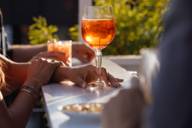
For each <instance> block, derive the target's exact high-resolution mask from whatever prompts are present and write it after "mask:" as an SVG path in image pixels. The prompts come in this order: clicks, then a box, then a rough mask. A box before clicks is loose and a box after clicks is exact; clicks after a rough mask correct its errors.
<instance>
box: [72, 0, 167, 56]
mask: <svg viewBox="0 0 192 128" xmlns="http://www.w3.org/2000/svg"><path fill="white" fill-rule="evenodd" d="M168 1H169V0H95V4H96V5H112V6H113V11H114V15H115V19H116V26H117V30H116V37H115V39H114V40H113V42H112V43H111V44H110V45H109V46H108V47H107V48H105V49H104V50H103V52H104V54H111V55H118V54H121V55H123V54H138V53H139V51H140V49H141V48H145V47H155V46H156V45H157V44H158V42H159V37H160V33H161V32H162V17H163V14H164V12H165V10H166V7H167V4H168ZM70 33H71V36H72V38H73V39H77V38H78V37H77V35H78V30H77V26H76V27H72V28H70Z"/></svg>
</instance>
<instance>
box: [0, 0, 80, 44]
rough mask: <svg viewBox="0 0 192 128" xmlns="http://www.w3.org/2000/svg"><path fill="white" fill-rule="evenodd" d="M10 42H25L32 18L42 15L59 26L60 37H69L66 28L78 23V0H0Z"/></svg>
mask: <svg viewBox="0 0 192 128" xmlns="http://www.w3.org/2000/svg"><path fill="white" fill-rule="evenodd" d="M0 8H1V10H2V12H3V15H4V25H5V28H6V30H7V33H8V38H9V41H10V42H14V43H15V44H21V43H22V44H27V43H28V40H27V31H28V26H29V25H30V24H32V23H33V21H32V18H33V17H37V16H43V17H45V18H46V19H47V21H48V24H54V25H57V26H58V27H59V32H58V35H59V37H60V39H69V38H70V37H69V35H68V28H69V27H70V26H73V25H75V24H77V23H78V0H0Z"/></svg>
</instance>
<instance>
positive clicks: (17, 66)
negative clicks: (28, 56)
mask: <svg viewBox="0 0 192 128" xmlns="http://www.w3.org/2000/svg"><path fill="white" fill-rule="evenodd" d="M0 60H1V61H2V63H3V70H4V74H5V81H6V86H5V88H3V89H2V92H3V94H4V95H7V94H9V93H11V92H12V91H14V90H16V89H18V88H20V86H21V85H22V84H23V83H24V81H25V80H26V77H27V69H28V65H29V64H28V63H15V62H13V61H11V60H9V59H7V58H5V57H4V56H2V55H0Z"/></svg>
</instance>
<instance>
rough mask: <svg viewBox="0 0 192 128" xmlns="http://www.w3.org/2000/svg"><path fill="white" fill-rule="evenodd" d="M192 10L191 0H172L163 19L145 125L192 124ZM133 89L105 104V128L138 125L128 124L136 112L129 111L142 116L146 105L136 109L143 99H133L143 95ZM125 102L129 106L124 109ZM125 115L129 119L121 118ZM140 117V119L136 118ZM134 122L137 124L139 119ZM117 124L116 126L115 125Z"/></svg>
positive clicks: (180, 127)
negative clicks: (162, 29) (154, 76)
mask: <svg viewBox="0 0 192 128" xmlns="http://www.w3.org/2000/svg"><path fill="white" fill-rule="evenodd" d="M191 12H192V1H191V0H172V1H170V8H169V10H168V12H167V14H166V16H165V21H164V25H165V27H164V33H163V35H162V40H161V42H160V45H159V49H158V50H159V63H160V70H159V72H158V73H157V76H156V78H155V79H154V80H153V83H152V103H151V105H150V106H149V107H148V111H146V113H147V114H146V115H147V116H145V119H144V120H145V122H143V126H144V127H146V128H191V127H192V102H191V97H192V86H191V85H192V75H191V73H192V13H191ZM131 90H132V89H131ZM131 90H127V91H126V93H123V94H124V95H123V94H122V92H121V93H120V94H119V95H118V96H117V97H116V98H113V99H112V100H111V101H109V103H107V104H106V108H104V117H105V118H104V119H105V120H104V124H106V125H105V126H106V127H104V128H119V127H121V128H135V127H134V126H136V125H131V126H130V125H129V126H130V127H126V126H128V123H130V122H131V119H133V118H134V117H135V116H134V114H132V115H131V114H129V113H130V112H131V111H132V112H133V111H135V112H136V113H138V112H139V113H140V115H142V114H144V113H142V111H141V109H143V108H140V109H139V110H137V108H138V107H139V105H140V104H141V102H142V101H143V100H141V101H139V102H136V101H137V100H134V101H133V102H132V103H131V101H132V100H130V99H131V98H133V99H134V98H137V97H138V96H139V95H140V94H142V93H140V94H139V93H138V92H135V93H134V95H133V93H131V92H133V91H131ZM131 94H132V96H131V97H130V95H131ZM124 105H126V108H124V109H123V110H122V109H121V108H122V106H124ZM134 106H135V107H134ZM136 106H137V107H136ZM116 113H118V116H117V114H116ZM128 114H129V115H128ZM120 117H121V118H120ZM122 117H125V118H126V119H125V118H124V119H123V120H122ZM139 118H141V116H139ZM119 119H121V121H119ZM137 120H140V119H138V118H137ZM132 123H133V124H135V123H136V124H137V122H132ZM140 123H141V121H140ZM114 124H116V125H115V126H116V127H113V126H114ZM136 128H138V127H136ZM140 128H141V126H140Z"/></svg>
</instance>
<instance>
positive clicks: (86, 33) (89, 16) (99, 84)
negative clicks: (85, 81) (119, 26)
mask: <svg viewBox="0 0 192 128" xmlns="http://www.w3.org/2000/svg"><path fill="white" fill-rule="evenodd" d="M81 33H82V38H83V40H84V41H85V43H86V44H88V46H90V47H91V48H92V49H93V50H94V51H95V55H96V67H97V74H98V79H97V80H96V81H94V82H91V83H90V84H91V85H93V86H94V87H96V88H103V87H105V85H106V84H105V82H104V80H103V79H102V77H101V63H102V52H101V50H102V49H103V48H105V47H107V45H109V44H110V43H111V41H112V40H113V38H114V36H115V20H114V16H113V12H112V7H111V6H88V7H87V8H85V10H84V13H83V17H82V19H81Z"/></svg>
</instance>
